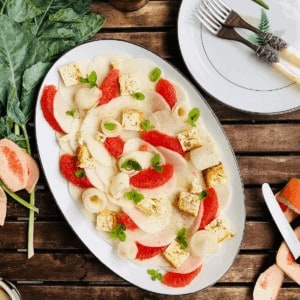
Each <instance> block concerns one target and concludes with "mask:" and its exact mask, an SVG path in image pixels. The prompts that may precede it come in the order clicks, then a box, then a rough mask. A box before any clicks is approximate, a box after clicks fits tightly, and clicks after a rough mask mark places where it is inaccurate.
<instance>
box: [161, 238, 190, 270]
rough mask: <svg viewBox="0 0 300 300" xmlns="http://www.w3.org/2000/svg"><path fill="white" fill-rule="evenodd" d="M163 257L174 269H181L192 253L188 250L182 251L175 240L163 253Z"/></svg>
mask: <svg viewBox="0 0 300 300" xmlns="http://www.w3.org/2000/svg"><path fill="white" fill-rule="evenodd" d="M163 256H164V257H165V259H166V260H167V261H168V262H169V263H170V264H171V265H172V267H174V268H179V267H180V266H181V265H182V264H183V263H184V262H185V260H186V259H187V258H188V257H189V256H190V253H189V252H188V251H187V250H186V249H182V248H181V246H180V244H179V243H178V242H177V241H176V240H174V241H172V242H171V243H170V245H169V246H168V247H167V249H166V250H165V251H164V252H163Z"/></svg>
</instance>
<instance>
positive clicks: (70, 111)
mask: <svg viewBox="0 0 300 300" xmlns="http://www.w3.org/2000/svg"><path fill="white" fill-rule="evenodd" d="M76 111H77V110H76V108H73V109H72V110H67V111H66V115H67V116H70V117H73V118H74V117H75V113H76Z"/></svg>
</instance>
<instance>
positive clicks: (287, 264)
mask: <svg viewBox="0 0 300 300" xmlns="http://www.w3.org/2000/svg"><path fill="white" fill-rule="evenodd" d="M294 231H295V233H296V235H297V237H298V239H299V240H300V226H299V227H297V228H296V229H295V230H294ZM276 263H277V265H278V266H279V267H280V268H281V269H282V270H283V272H284V273H286V274H287V275H288V276H289V277H290V278H291V279H293V280H294V281H295V282H297V283H298V284H299V285H300V264H297V263H296V261H295V259H294V257H293V256H292V254H291V252H290V251H289V249H288V247H287V245H286V243H285V242H282V244H281V245H280V247H279V250H278V252H277V256H276Z"/></svg>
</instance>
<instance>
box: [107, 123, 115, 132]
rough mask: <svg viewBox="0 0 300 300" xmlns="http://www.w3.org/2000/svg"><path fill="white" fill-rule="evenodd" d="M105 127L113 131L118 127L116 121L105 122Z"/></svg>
mask: <svg viewBox="0 0 300 300" xmlns="http://www.w3.org/2000/svg"><path fill="white" fill-rule="evenodd" d="M104 127H105V129H107V130H109V131H113V130H115V129H116V127H117V125H116V124H115V123H104Z"/></svg>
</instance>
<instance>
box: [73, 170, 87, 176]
mask: <svg viewBox="0 0 300 300" xmlns="http://www.w3.org/2000/svg"><path fill="white" fill-rule="evenodd" d="M75 176H76V177H78V178H84V177H85V173H84V170H77V171H75Z"/></svg>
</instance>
